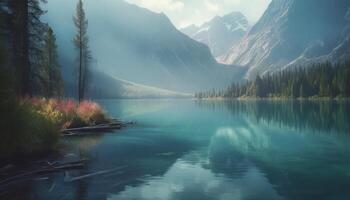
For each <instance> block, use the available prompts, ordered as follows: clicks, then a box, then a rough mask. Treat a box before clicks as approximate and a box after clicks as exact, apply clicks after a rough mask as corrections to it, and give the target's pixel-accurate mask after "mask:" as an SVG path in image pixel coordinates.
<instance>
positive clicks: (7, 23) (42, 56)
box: [0, 0, 91, 101]
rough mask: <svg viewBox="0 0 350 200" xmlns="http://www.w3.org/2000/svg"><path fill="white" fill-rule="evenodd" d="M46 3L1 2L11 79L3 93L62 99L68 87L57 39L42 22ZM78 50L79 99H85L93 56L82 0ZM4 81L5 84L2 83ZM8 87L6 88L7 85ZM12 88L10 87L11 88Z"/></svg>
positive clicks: (0, 30)
mask: <svg viewBox="0 0 350 200" xmlns="http://www.w3.org/2000/svg"><path fill="white" fill-rule="evenodd" d="M43 3H47V2H46V0H20V1H19V0H18V1H17V0H16V1H15V0H0V40H1V43H2V44H1V48H2V49H1V50H0V51H1V52H0V54H1V55H2V56H1V60H0V63H1V65H0V70H1V73H2V74H3V75H4V76H6V77H7V79H8V81H7V83H4V84H2V85H1V86H0V87H1V88H2V90H4V89H6V90H8V89H9V88H11V90H12V91H13V93H14V94H15V95H16V96H20V97H25V96H44V97H62V96H63V95H64V89H63V88H64V84H63V78H62V74H61V67H60V65H59V61H58V53H57V43H56V36H55V33H54V31H53V29H52V28H51V27H50V25H49V24H47V23H45V22H43V21H42V19H41V17H42V16H43V15H44V14H45V13H46V11H44V10H43V9H42V8H41V4H43ZM73 22H74V25H75V27H76V36H75V37H74V39H73V42H74V45H75V47H76V48H77V51H78V52H79V53H77V65H76V68H77V69H78V70H77V71H78V73H77V75H78V78H77V80H78V81H77V85H78V86H77V87H78V99H79V101H81V100H82V99H84V91H85V90H86V87H87V86H86V85H87V77H88V66H89V63H90V60H91V53H90V51H89V46H88V35H87V27H88V21H87V19H86V16H85V12H84V9H83V3H82V0H78V3H77V8H76V14H75V16H74V17H73ZM2 82H3V81H2ZM5 85H6V86H5ZM8 87H9V88H8Z"/></svg>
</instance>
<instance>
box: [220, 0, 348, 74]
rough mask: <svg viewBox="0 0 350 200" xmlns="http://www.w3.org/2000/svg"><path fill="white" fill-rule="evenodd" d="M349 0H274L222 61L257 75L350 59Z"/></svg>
mask: <svg viewBox="0 0 350 200" xmlns="http://www.w3.org/2000/svg"><path fill="white" fill-rule="evenodd" d="M349 9H350V1H349V0H337V1H330V0H305V1H301V0H273V1H272V2H271V4H270V5H269V7H268V9H267V10H266V11H265V13H264V15H263V16H262V18H261V19H260V20H259V21H258V23H257V24H256V25H255V26H253V27H252V29H251V30H250V31H249V33H248V34H247V35H246V36H245V37H244V38H243V39H242V40H241V42H240V43H239V45H236V46H233V47H232V48H231V50H230V51H229V52H228V53H227V54H226V55H225V56H224V57H222V62H224V63H229V64H236V65H240V66H246V67H247V68H248V73H247V75H246V77H247V78H254V77H255V76H256V74H263V73H266V72H269V71H275V70H279V69H285V68H288V67H289V66H292V65H299V64H307V63H313V62H323V61H326V60H329V61H332V62H338V61H344V60H346V59H349V58H350V54H349V51H350V46H349V36H350V34H349V21H350V20H349V17H347V16H348V15H349V14H348V13H349V12H350V11H349Z"/></svg>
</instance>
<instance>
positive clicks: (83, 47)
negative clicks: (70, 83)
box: [73, 0, 91, 102]
mask: <svg viewBox="0 0 350 200" xmlns="http://www.w3.org/2000/svg"><path fill="white" fill-rule="evenodd" d="M73 22H74V25H75V27H76V29H77V34H76V35H75V37H74V40H73V41H74V45H75V47H76V48H77V49H78V51H79V55H78V62H79V67H78V99H79V102H80V101H81V100H82V99H84V93H85V90H86V87H87V77H88V70H89V64H90V60H91V53H90V50H89V45H88V43H89V38H88V35H87V28H88V20H87V19H86V16H85V11H84V8H83V2H82V0H79V1H78V4H77V8H76V14H75V16H74V17H73Z"/></svg>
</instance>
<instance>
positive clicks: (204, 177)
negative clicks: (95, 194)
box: [108, 152, 282, 200]
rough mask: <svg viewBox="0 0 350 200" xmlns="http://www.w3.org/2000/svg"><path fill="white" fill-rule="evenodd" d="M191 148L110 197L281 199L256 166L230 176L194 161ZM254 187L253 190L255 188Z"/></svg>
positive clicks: (203, 163)
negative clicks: (157, 174) (160, 173)
mask: <svg viewBox="0 0 350 200" xmlns="http://www.w3.org/2000/svg"><path fill="white" fill-rule="evenodd" d="M193 154H198V152H191V153H190V154H188V155H186V156H184V157H183V158H181V159H180V160H178V161H177V162H176V163H174V165H173V166H172V167H171V168H170V169H169V170H168V171H167V172H166V173H165V174H164V175H163V176H161V177H152V178H149V179H147V180H145V182H146V183H144V184H141V185H138V186H136V187H126V189H125V190H124V191H122V192H120V193H119V194H116V195H111V196H109V198H108V199H110V200H114V199H118V200H119V199H149V200H158V199H159V200H170V199H202V200H206V199H222V200H231V199H237V200H240V199H261V200H264V199H266V200H271V199H282V197H280V196H279V195H278V194H277V192H276V191H275V190H274V188H273V186H272V185H271V184H270V183H269V182H268V180H267V179H266V178H265V177H264V175H263V174H262V173H261V172H260V171H259V169H257V168H256V167H254V166H249V167H248V166H247V167H246V170H245V171H244V172H242V174H241V176H240V177H236V178H232V179H229V178H227V177H226V176H225V174H218V173H213V172H212V170H211V169H208V168H206V167H203V165H206V161H205V160H201V161H200V162H197V163H193V162H192V161H191V157H194V156H196V155H193ZM252 191H254V192H252Z"/></svg>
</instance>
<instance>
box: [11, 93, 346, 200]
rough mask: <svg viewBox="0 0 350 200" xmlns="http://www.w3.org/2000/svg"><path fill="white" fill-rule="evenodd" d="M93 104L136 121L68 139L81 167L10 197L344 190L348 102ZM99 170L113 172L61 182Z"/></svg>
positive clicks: (340, 194) (322, 194) (302, 195)
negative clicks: (83, 166)
mask: <svg viewBox="0 0 350 200" xmlns="http://www.w3.org/2000/svg"><path fill="white" fill-rule="evenodd" d="M100 103H101V104H102V105H103V106H104V107H105V109H107V110H108V111H109V114H111V115H112V116H115V117H120V118H122V119H124V120H135V121H136V122H137V123H136V125H134V126H131V127H127V128H125V129H122V130H120V131H117V132H115V133H110V134H106V135H103V136H101V135H99V136H86V137H76V138H74V137H72V138H65V139H64V143H65V145H66V148H65V149H66V150H65V155H66V156H65V158H63V159H72V158H74V157H75V156H83V157H86V158H88V159H89V162H88V166H87V168H86V169H83V170H78V171H75V172H71V173H69V174H68V177H67V174H66V175H64V174H62V173H56V174H52V175H50V176H49V179H48V180H42V181H36V180H34V181H32V183H31V184H25V185H23V186H21V187H23V188H26V190H24V191H27V192H23V193H21V194H17V193H16V192H15V190H16V188H13V193H11V194H12V195H13V196H16V195H17V196H18V195H22V196H23V197H27V196H28V195H30V196H32V197H35V198H36V199H44V198H50V199H57V198H61V199H81V198H83V199H152V200H153V199H198V198H199V199H218V198H220V199H232V198H236V199H244V200H245V199H259V200H261V199H266V200H274V199H301V200H303V199H305V200H306V199H314V198H316V199H332V198H333V199H344V200H345V199H347V197H348V196H349V195H350V194H349V193H348V192H347V191H348V190H347V188H348V185H349V184H350V177H349V170H348V169H349V167H350V159H349V157H348V155H349V153H350V148H349V145H348V144H349V142H350V135H349V130H350V129H349V124H348V123H347V122H348V121H349V118H350V117H349V113H350V112H349V108H350V107H349V106H350V105H349V102H347V101H339V102H335V101H334V102H333V101H321V102H308V101H191V100H117V101H115V100H105V101H100ZM301 110H302V112H300V111H301ZM104 170H112V171H111V172H109V173H106V174H104V175H101V176H93V177H90V178H83V179H80V180H77V181H73V182H65V181H64V180H65V179H67V180H69V178H72V177H78V176H81V175H84V174H89V173H92V172H96V171H104ZM329 183H332V184H329ZM53 185H54V186H53ZM252 191H254V192H252ZM11 194H10V195H11Z"/></svg>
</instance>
